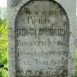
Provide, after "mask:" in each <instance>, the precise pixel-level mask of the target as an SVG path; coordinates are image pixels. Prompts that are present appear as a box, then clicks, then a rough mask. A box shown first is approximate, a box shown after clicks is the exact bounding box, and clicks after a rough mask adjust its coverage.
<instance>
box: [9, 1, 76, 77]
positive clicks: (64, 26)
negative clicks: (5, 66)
mask: <svg viewBox="0 0 77 77" xmlns="http://www.w3.org/2000/svg"><path fill="white" fill-rule="evenodd" d="M75 3H76V2H75V0H74V1H73V0H71V1H69V0H55V1H54V0H51V1H49V0H34V1H28V0H21V1H20V0H16V1H15V0H8V41H9V44H8V51H9V53H8V56H9V57H8V63H9V77H34V76H35V77H74V63H75V56H74V55H75V42H76V41H75V35H76V34H75V33H76V32H75V31H76V30H75V29H76V28H75V25H76V24H75V23H76V21H75V20H76V18H75V17H76V16H75V15H76V14H75V13H76V9H75V5H76V4H75Z"/></svg>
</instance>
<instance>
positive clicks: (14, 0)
mask: <svg viewBox="0 0 77 77" xmlns="http://www.w3.org/2000/svg"><path fill="white" fill-rule="evenodd" d="M20 2H21V0H11V6H12V7H15V6H17V5H18V4H19V3H20Z"/></svg>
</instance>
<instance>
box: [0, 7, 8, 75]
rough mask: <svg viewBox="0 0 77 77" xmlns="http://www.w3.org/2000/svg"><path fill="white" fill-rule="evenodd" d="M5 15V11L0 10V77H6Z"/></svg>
mask: <svg viewBox="0 0 77 77" xmlns="http://www.w3.org/2000/svg"><path fill="white" fill-rule="evenodd" d="M2 14H3V15H2ZM5 14H6V9H5V8H0V77H7V38H6V35H7V34H6V29H7V28H6V15H5Z"/></svg>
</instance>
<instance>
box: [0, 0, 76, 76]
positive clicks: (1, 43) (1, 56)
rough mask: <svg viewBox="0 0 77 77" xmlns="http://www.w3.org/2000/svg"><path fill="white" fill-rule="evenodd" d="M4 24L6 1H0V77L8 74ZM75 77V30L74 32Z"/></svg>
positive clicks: (5, 25) (5, 20) (5, 26)
mask: <svg viewBox="0 0 77 77" xmlns="http://www.w3.org/2000/svg"><path fill="white" fill-rule="evenodd" d="M76 4H77V2H76ZM76 7H77V5H76ZM76 11H77V8H76ZM76 22H77V13H76ZM6 23H7V0H0V77H7V76H8V72H7V71H8V64H7V44H8V42H7V24H6ZM76 27H77V25H76ZM75 77H77V30H76V63H75Z"/></svg>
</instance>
